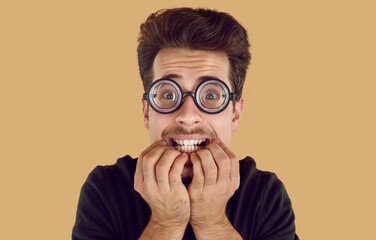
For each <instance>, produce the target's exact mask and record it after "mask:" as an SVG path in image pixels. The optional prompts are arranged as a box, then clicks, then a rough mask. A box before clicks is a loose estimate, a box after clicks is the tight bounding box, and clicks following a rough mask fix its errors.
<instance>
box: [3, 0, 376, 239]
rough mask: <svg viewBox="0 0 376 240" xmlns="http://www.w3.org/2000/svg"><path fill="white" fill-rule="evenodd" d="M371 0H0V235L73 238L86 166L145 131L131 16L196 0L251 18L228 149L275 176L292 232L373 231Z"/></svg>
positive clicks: (374, 52) (343, 234)
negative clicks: (241, 102) (241, 99)
mask: <svg viewBox="0 0 376 240" xmlns="http://www.w3.org/2000/svg"><path fill="white" fill-rule="evenodd" d="M128 2H130V1H128ZM372 2H373V1H371V0H370V1H366V0H357V1H355V0H353V1H343V0H342V1H340V0H338V1H334V0H325V1H324V0H316V1H301V0H285V1H279V0H274V1H261V0H259V1H221V2H220V3H219V2H218V1H215V0H213V1H209V0H207V1H197V0H196V1H193V0H192V1H183V0H180V1H172V0H170V1H167V0H164V1H143V0H140V1H135V3H132V4H131V3H127V2H126V1H97V0H90V1H89V0H86V1H80V0H75V1H67V0H66V1H1V3H0V80H1V85H0V107H1V108H0V110H1V113H0V114H1V118H0V121H1V124H0V149H1V151H0V160H1V174H0V184H1V188H0V189H1V198H0V201H1V204H0V220H1V222H0V229H1V230H0V238H1V239H70V235H71V229H72V226H73V224H74V220H75V212H76V206H77V201H78V196H79V192H80V188H81V186H82V184H83V182H84V181H85V179H86V177H87V175H88V174H89V172H90V171H91V170H92V169H93V168H94V167H95V166H96V165H98V164H101V165H103V164H112V163H114V162H115V161H116V159H117V158H118V157H121V156H123V155H125V154H131V155H132V156H137V155H138V154H139V153H140V152H141V150H143V149H144V148H145V147H146V146H147V145H148V134H147V131H146V130H145V128H144V127H143V121H142V114H141V101H140V98H141V94H142V92H143V91H142V87H141V82H140V78H139V76H138V68H137V59H136V39H137V35H138V28H139V24H140V23H141V22H142V21H143V20H144V19H145V18H146V17H147V16H148V14H149V13H151V12H154V11H156V10H158V9H161V8H167V7H176V6H193V7H210V8H216V9H218V10H222V11H226V12H229V13H231V14H232V15H234V16H235V17H236V18H237V19H238V20H239V21H240V22H241V23H242V24H243V25H244V26H245V27H246V29H248V31H249V35H250V41H251V43H252V48H251V51H252V54H253V55H252V57H253V59H252V65H251V67H250V71H249V74H248V76H247V81H246V84H245V89H244V95H245V98H246V103H245V104H246V105H245V109H244V115H243V119H242V123H241V126H240V129H239V130H238V131H237V132H236V133H235V134H234V136H233V143H232V149H233V151H234V152H236V153H237V155H238V156H239V157H244V156H245V155H251V156H253V157H254V158H255V159H256V161H257V163H258V167H259V168H260V169H263V170H270V171H274V172H276V173H277V174H278V176H279V177H280V178H281V179H282V180H283V182H284V183H285V186H286V188H287V190H288V192H289V194H290V197H291V199H292V201H293V206H294V210H295V214H296V225H297V232H298V234H299V235H300V237H301V239H305V240H309V239H312V240H317V239H376V234H375V231H374V227H375V214H376V208H375V206H374V205H375V202H376V197H375V183H376V178H375V174H374V172H375V167H376V164H375V161H376V153H375V146H376V139H375V136H376V129H375V122H376V114H375V103H376V98H375V90H376V89H375V87H376V84H375V80H376V74H375V62H376V61H375V56H376V47H375V43H376V34H375V22H376V17H375V10H376V9H375V4H373V3H372Z"/></svg>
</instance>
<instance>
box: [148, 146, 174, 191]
mask: <svg viewBox="0 0 376 240" xmlns="http://www.w3.org/2000/svg"><path fill="white" fill-rule="evenodd" d="M168 149H172V147H170V146H158V147H156V148H154V149H152V150H151V151H150V152H149V153H147V154H146V155H145V156H144V157H143V165H142V170H143V174H144V184H151V185H149V186H153V185H155V186H153V187H157V177H156V170H155V167H156V164H157V162H158V161H159V159H160V158H161V157H162V155H163V153H164V152H165V151H166V150H168Z"/></svg>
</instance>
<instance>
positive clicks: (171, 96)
mask: <svg viewBox="0 0 376 240" xmlns="http://www.w3.org/2000/svg"><path fill="white" fill-rule="evenodd" d="M162 97H163V99H167V100H173V99H175V93H173V92H164V93H163V94H162Z"/></svg>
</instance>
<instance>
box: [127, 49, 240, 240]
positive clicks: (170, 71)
mask: <svg viewBox="0 0 376 240" xmlns="http://www.w3.org/2000/svg"><path fill="white" fill-rule="evenodd" d="M229 72H230V64H229V61H228V58H227V56H226V54H224V53H222V52H214V51H199V50H187V49H182V48H164V49H162V50H161V51H160V52H159V53H158V54H157V56H156V58H155V60H154V64H153V73H154V78H153V81H155V80H157V79H160V78H162V77H166V76H168V77H169V78H171V79H173V80H175V81H176V82H177V83H178V84H179V85H180V86H181V87H182V89H183V91H192V92H194V91H195V89H196V87H197V85H198V84H199V83H200V82H201V81H202V80H204V79H205V78H208V77H215V78H218V79H221V80H222V81H224V82H225V83H226V84H227V85H228V86H231V84H230V80H229ZM243 101H244V100H243V99H240V100H239V101H237V102H236V104H235V108H234V107H233V105H232V104H229V106H228V107H227V108H226V109H225V110H224V111H223V112H221V113H218V114H207V113H204V112H202V111H200V110H199V109H198V108H197V107H196V105H195V103H194V100H193V99H192V98H191V97H187V98H185V100H184V102H183V105H182V106H181V108H180V109H179V110H177V111H176V112H174V113H170V114H160V113H157V112H155V111H154V110H153V109H152V108H150V107H149V106H148V104H147V101H145V100H143V114H144V124H145V127H146V128H147V129H148V130H149V136H150V142H151V143H152V144H151V145H150V146H149V147H148V148H147V149H145V150H144V151H143V152H142V153H141V155H140V156H139V160H138V162H137V167H136V173H135V186H134V187H135V189H136V191H137V192H139V193H140V194H141V196H142V197H143V198H144V200H145V201H146V202H147V203H148V204H149V206H150V208H151V212H152V214H151V218H150V221H149V223H148V225H147V227H146V228H145V230H144V232H143V234H142V236H141V238H140V239H181V238H182V237H183V235H184V231H185V228H186V226H187V224H188V222H189V223H190V224H191V225H192V228H193V230H194V232H195V235H196V238H197V239H241V237H240V235H239V234H238V233H237V232H236V230H235V229H234V228H233V227H232V225H231V223H230V222H229V221H228V219H227V217H226V214H225V209H226V204H227V202H228V200H229V199H230V198H231V196H232V195H233V194H234V192H235V191H236V189H237V188H238V187H239V182H240V179H239V178H240V177H239V160H238V158H237V157H236V156H235V154H234V153H232V152H231V150H230V149H229V147H230V143H231V134H232V132H233V131H235V130H236V129H237V128H238V127H239V122H240V117H241V113H242V110H243ZM172 138H173V139H202V138H205V139H208V140H209V141H210V144H208V145H207V146H205V148H203V149H200V150H197V151H196V152H189V153H182V152H180V151H178V150H176V149H175V148H174V147H173V146H172V140H171V139H172ZM182 178H189V179H192V182H191V184H190V185H189V187H188V188H186V187H185V186H184V185H183V183H182Z"/></svg>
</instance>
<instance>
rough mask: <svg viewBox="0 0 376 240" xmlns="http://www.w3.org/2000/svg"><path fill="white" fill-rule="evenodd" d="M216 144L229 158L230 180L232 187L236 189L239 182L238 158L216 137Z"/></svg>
mask: <svg viewBox="0 0 376 240" xmlns="http://www.w3.org/2000/svg"><path fill="white" fill-rule="evenodd" d="M218 142H219V143H218V145H219V146H220V147H221V148H222V149H223V151H224V152H225V153H226V154H227V156H229V158H230V160H231V165H230V180H231V182H232V183H233V185H234V187H235V188H236V189H237V188H238V187H239V184H240V173H239V171H240V170H239V159H238V157H237V156H236V155H235V154H234V153H233V152H232V151H231V150H230V149H229V148H228V147H227V146H226V145H225V144H224V143H223V142H221V141H219V139H218Z"/></svg>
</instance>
